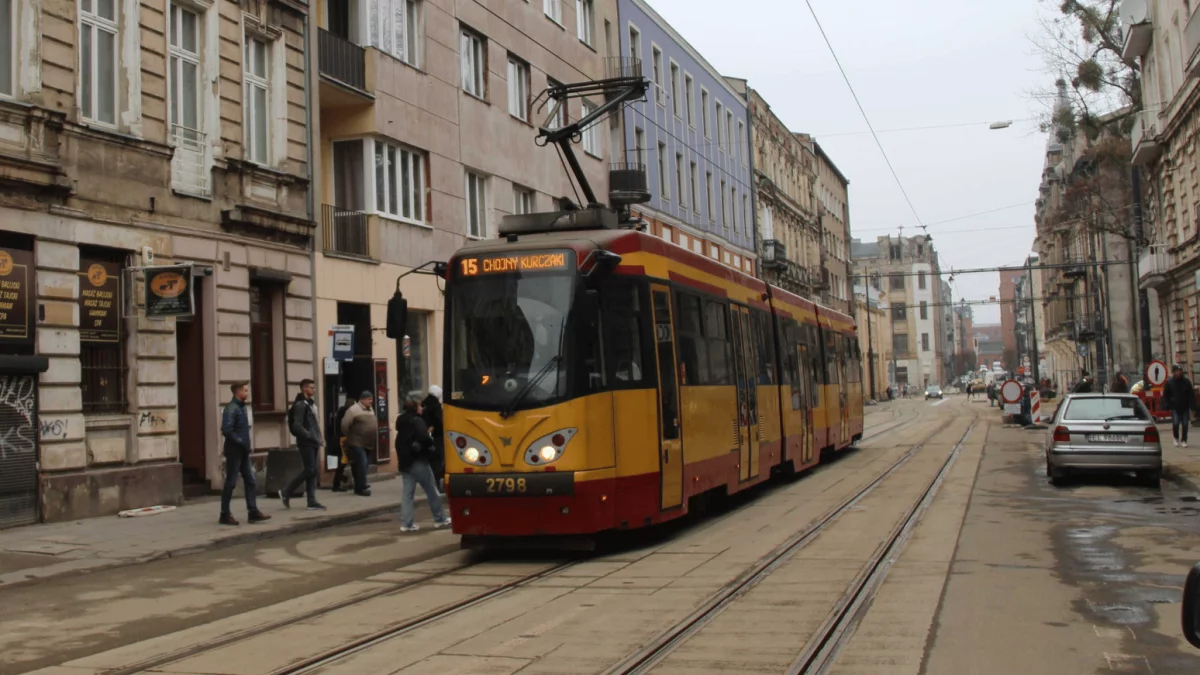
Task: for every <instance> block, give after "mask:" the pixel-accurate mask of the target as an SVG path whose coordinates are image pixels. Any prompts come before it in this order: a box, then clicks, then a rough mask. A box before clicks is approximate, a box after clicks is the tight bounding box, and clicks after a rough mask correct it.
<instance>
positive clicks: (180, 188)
mask: <svg viewBox="0 0 1200 675" xmlns="http://www.w3.org/2000/svg"><path fill="white" fill-rule="evenodd" d="M171 144H172V145H174V146H175V154H174V155H172V157H171V189H172V190H175V191H176V192H182V193H184V194H189V195H196V196H199V197H207V196H209V194H210V192H211V189H212V186H211V185H210V183H211V182H212V181H211V176H210V170H209V166H210V162H209V152H210V150H211V149H210V148H209V145H208V137H207V136H206V135H205V134H204V132H202V131H197V130H195V129H189V128H187V127H183V126H180V125H178V124H175V125H172V126H171Z"/></svg>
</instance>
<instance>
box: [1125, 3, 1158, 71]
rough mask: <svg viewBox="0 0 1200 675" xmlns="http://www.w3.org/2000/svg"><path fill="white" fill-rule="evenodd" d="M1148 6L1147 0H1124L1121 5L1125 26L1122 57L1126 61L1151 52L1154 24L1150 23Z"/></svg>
mask: <svg viewBox="0 0 1200 675" xmlns="http://www.w3.org/2000/svg"><path fill="white" fill-rule="evenodd" d="M1148 4H1149V3H1148V1H1147V0H1124V2H1122V3H1121V17H1122V18H1123V19H1124V24H1125V26H1124V27H1125V45H1124V47H1123V48H1122V49H1121V56H1122V57H1123V58H1124V59H1125V60H1126V61H1132V60H1135V59H1137V58H1138V57H1140V56H1145V55H1146V52H1148V51H1150V40H1151V38H1153V37H1154V24H1152V23H1151V22H1150V8H1149V7H1147V5H1148Z"/></svg>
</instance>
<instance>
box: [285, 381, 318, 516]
mask: <svg viewBox="0 0 1200 675" xmlns="http://www.w3.org/2000/svg"><path fill="white" fill-rule="evenodd" d="M316 393H317V384H316V383H315V382H313V381H312V380H310V379H307V378H305V379H303V380H300V393H298V394H296V400H295V401H292V407H291V409H290V410H288V429H289V430H290V431H291V432H292V435H293V436H295V437H296V447H297V448H298V449H299V451H300V461H301V462H302V463H303V464H304V469H303V470H302V471H301V472H300V473H298V474H296V477H295V478H293V479H292V480H291V481H289V482H288V484H287V487H285V488H284V489H283V490H281V491H280V492H279V501H281V502H283V508H285V509H290V508H292V505H291V497H292V494H293V493H294V492H295V491H296V488H298V487H300V484H301V483H304V495H305V497H306V498H307V499H308V506H307V507H306V508H307V510H309V511H324V510H325V507H324V506H322V505H321V503H320V502H318V501H317V457H318V456H319V455H320V454H321V446H323V445H325V439H324V438H322V437H321V423H320V421H319V420H320V417H319V416H318V415H317V403H316V401H314V400H313V396H315V395H316Z"/></svg>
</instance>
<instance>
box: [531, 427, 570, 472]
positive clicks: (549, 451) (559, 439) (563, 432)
mask: <svg viewBox="0 0 1200 675" xmlns="http://www.w3.org/2000/svg"><path fill="white" fill-rule="evenodd" d="M578 432H579V429H576V428H574V427H572V428H570V429H559V430H558V431H555V432H554V433H551V434H546V435H545V436H542V437H541V438H539V439H537V440H536V441H534V442H533V443H531V444H530V445H529V447H528V448H527V449H526V450H525V463H526V464H528V465H530V466H545V465H546V464H552V463H554V462H557V461H558V459H559V458H560V457H562V455H563V451H564V450H566V449H567V444H568V443H570V442H571V439H572V438H574V437H575V434H576V433H578Z"/></svg>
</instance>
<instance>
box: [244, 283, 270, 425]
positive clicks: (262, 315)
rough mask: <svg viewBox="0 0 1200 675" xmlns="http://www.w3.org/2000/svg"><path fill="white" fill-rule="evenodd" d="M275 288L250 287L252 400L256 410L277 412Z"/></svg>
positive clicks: (264, 286) (259, 285) (261, 285)
mask: <svg viewBox="0 0 1200 675" xmlns="http://www.w3.org/2000/svg"><path fill="white" fill-rule="evenodd" d="M272 290H273V288H272V287H270V286H267V285H266V284H262V283H259V282H251V283H250V392H251V393H250V396H251V400H252V401H253V402H254V409H255V410H274V409H275V335H274V330H273V326H272V324H273V321H272V319H273V318H274V307H273V304H274V303H273V301H274V297H273V296H274V293H272Z"/></svg>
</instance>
